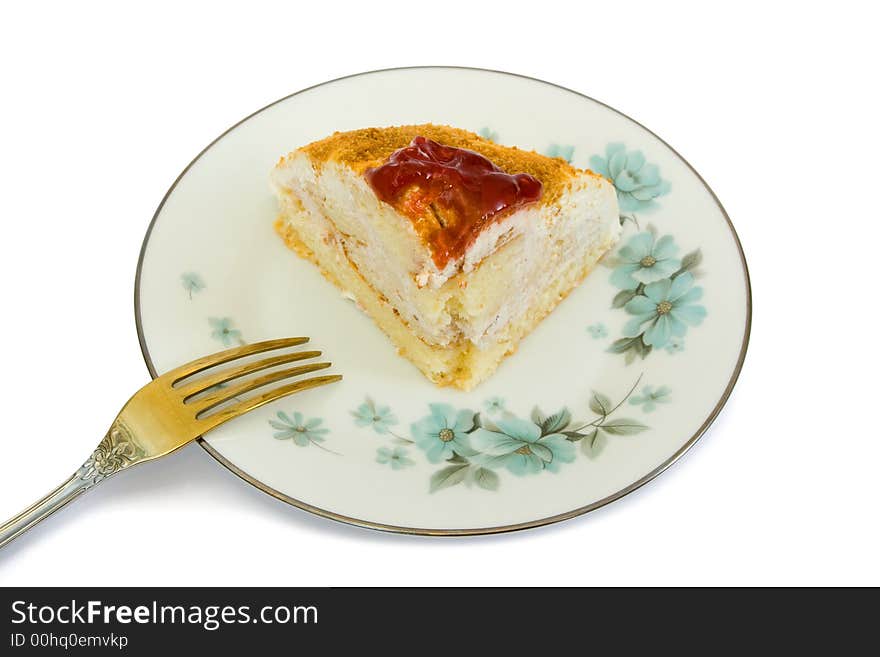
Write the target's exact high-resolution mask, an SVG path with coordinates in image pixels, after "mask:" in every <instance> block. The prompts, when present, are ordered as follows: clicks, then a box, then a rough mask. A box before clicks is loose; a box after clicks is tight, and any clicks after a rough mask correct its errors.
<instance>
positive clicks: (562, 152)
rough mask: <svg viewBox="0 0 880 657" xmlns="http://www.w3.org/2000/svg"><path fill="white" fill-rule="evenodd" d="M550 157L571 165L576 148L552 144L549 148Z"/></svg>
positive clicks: (548, 154)
mask: <svg viewBox="0 0 880 657" xmlns="http://www.w3.org/2000/svg"><path fill="white" fill-rule="evenodd" d="M547 156H548V157H560V158H562V159H563V160H565V161H566V162H568V163H569V164H571V159H572V158H573V157H574V146H560V145H559V144H550V146H549V147H548V148H547Z"/></svg>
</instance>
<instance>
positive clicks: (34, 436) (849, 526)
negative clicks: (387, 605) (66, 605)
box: [0, 0, 880, 585]
mask: <svg viewBox="0 0 880 657" xmlns="http://www.w3.org/2000/svg"><path fill="white" fill-rule="evenodd" d="M710 5H714V3H699V4H698V3H693V4H690V3H676V2H663V3H658V2H636V1H635V0H631V1H630V2H626V3H609V2H602V3H595V4H593V3H591V4H586V3H562V2H550V1H547V0H543V1H541V2H531V3H520V2H506V3H497V2H492V3H489V2H480V3H477V2H469V3H460V4H459V3H455V2H451V1H450V0H444V2H442V3H414V2H403V3H394V2H384V3H382V2H370V3H362V2H360V3H351V5H350V6H346V5H342V4H339V3H334V2H321V3H295V2H292V1H290V0H288V1H286V2H280V3H262V2H255V1H249V2H247V3H235V4H232V3H229V4H228V5H227V4H225V3H219V2H212V3H204V4H202V3H181V2H175V3H161V2H153V3H150V4H149V5H144V7H143V8H142V9H140V10H133V9H129V8H125V7H123V6H122V3H106V4H98V3H89V2H83V3H72V4H71V3H65V4H62V3H57V4H52V3H40V2H35V3H28V4H27V5H25V3H17V4H16V5H14V7H13V8H11V9H10V8H7V9H5V10H4V16H3V20H2V23H0V67H2V73H3V75H2V82H3V84H2V87H0V93H2V94H3V100H2V102H0V119H2V120H0V190H2V193H0V216H2V222H3V226H2V239H0V286H2V288H0V289H2V299H3V303H2V306H0V307H2V309H3V311H2V313H3V314H2V321H0V344H2V345H3V347H5V352H4V353H3V354H2V357H0V363H2V366H0V387H2V391H0V404H2V405H0V409H2V420H3V424H2V427H3V428H2V430H0V473H2V476H0V517H4V518H5V517H6V516H10V515H13V514H14V513H16V512H17V511H19V510H20V509H21V508H23V507H25V506H27V505H28V504H30V503H31V502H32V501H33V500H34V499H36V498H38V497H40V496H41V495H43V494H44V493H46V492H48V491H49V490H50V489H51V488H53V487H54V486H55V485H56V484H57V483H59V482H60V481H62V480H63V479H65V478H66V477H67V476H68V475H69V474H70V473H71V472H72V471H73V470H74V469H75V468H76V467H77V466H78V465H79V464H80V463H81V462H82V461H83V459H84V458H85V457H86V456H87V455H88V454H89V453H90V452H91V450H92V449H93V448H94V446H95V444H97V442H98V441H99V440H100V438H101V437H102V436H103V434H104V431H105V430H106V428H107V425H108V424H109V422H110V421H111V419H112V418H113V416H114V415H115V413H116V412H117V410H118V408H119V407H120V406H121V404H122V403H123V402H124V401H125V400H126V399H127V397H128V396H129V394H130V393H131V392H133V391H134V390H136V389H137V388H138V387H140V386H141V385H142V384H143V383H145V382H146V381H147V380H148V374H147V371H146V367H145V366H144V363H143V360H142V359H141V355H140V351H139V349H138V345H137V337H136V334H135V326H134V313H133V304H132V296H133V282H134V271H135V265H136V261H137V257H138V252H139V249H140V246H141V241H142V239H143V235H144V232H145V230H146V227H147V224H148V223H149V220H150V217H151V216H152V214H153V212H154V210H155V208H156V206H157V204H158V203H159V201H160V199H161V198H162V196H163V194H164V193H165V191H166V189H167V188H168V186H169V185H170V184H171V183H172V182H173V181H174V178H175V177H176V176H177V175H178V173H179V172H180V170H181V169H182V168H183V167H184V166H185V165H186V164H187V163H188V162H189V161H190V160H191V159H192V158H193V157H194V156H195V155H196V154H197V153H198V152H199V151H200V150H201V149H202V148H203V147H204V146H205V145H206V144H207V143H208V142H210V141H211V140H212V139H214V138H215V137H216V136H217V135H218V134H220V133H221V132H222V131H223V130H225V129H226V128H228V127H229V126H230V125H232V124H233V123H235V122H237V121H238V120H239V119H240V118H242V117H243V116H245V115H247V114H249V113H251V112H253V111H254V110H256V109H258V108H259V107H261V106H263V105H265V104H267V103H269V102H271V101H273V100H275V99H277V98H279V97H281V96H284V95H287V94H289V93H291V92H293V91H296V90H298V89H300V88H303V87H306V86H309V85H313V84H317V83H320V82H322V81H325V80H327V79H330V78H334V77H338V76H342V75H347V74H351V73H356V72H360V71H365V70H370V69H376V68H384V67H391V66H404V65H416V64H451V65H463V66H476V67H485V68H493V69H501V70H509V71H512V72H517V73H522V74H525V75H531V76H534V77H538V78H542V79H546V80H548V81H550V82H554V83H557V84H561V85H564V86H567V87H570V88H572V89H575V90H577V91H581V92H583V93H586V94H588V95H590V96H593V97H594V98H597V99H599V100H602V101H604V102H606V103H608V104H610V105H612V106H613V107H616V108H618V109H620V110H621V111H623V112H625V113H626V114H629V115H630V116H632V117H633V118H635V119H636V120H638V121H640V122H641V123H643V124H645V125H646V126H647V127H649V128H650V129H651V130H653V131H655V132H656V133H657V134H659V135H660V136H661V137H663V138H664V139H665V140H667V141H668V142H669V143H670V144H671V145H672V146H673V147H674V148H676V149H677V150H678V151H679V152H680V153H681V154H682V155H683V156H684V157H685V158H687V159H688V160H689V161H690V163H691V164H692V165H693V166H694V167H695V168H696V169H697V170H698V171H699V172H700V173H701V174H702V175H703V176H704V178H706V180H707V181H708V182H709V184H710V185H711V186H712V187H713V189H714V191H715V192H716V193H717V194H718V196H719V198H720V199H721V201H722V203H724V205H725V207H726V209H727V211H728V212H729V214H730V216H731V217H732V219H733V221H734V223H735V225H736V227H737V229H738V231H739V234H740V237H741V239H742V242H743V245H744V248H745V251H746V255H747V257H748V260H749V264H750V267H751V274H752V283H753V292H754V313H755V315H754V327H753V332H752V341H751V347H750V350H749V355H748V358H747V360H746V365H745V368H744V370H743V373H742V376H741V378H740V382H739V384H738V386H737V388H736V390H735V391H734V394H733V396H732V397H731V399H730V401H729V402H728V404H727V407H726V408H725V409H724V411H723V413H722V415H721V417H720V418H719V419H718V421H717V422H716V423H715V425H714V426H713V427H712V428H711V429H710V431H709V432H708V434H707V435H706V436H705V437H704V438H703V439H702V440H701V441H700V442H699V443H698V444H697V446H696V447H695V448H694V449H693V450H691V452H690V453H688V454H687V455H686V456H685V458H684V459H682V460H681V461H680V462H679V463H677V464H676V465H674V466H673V467H672V468H671V469H670V470H669V471H668V472H667V473H666V474H664V475H662V476H661V477H660V478H659V479H657V480H655V481H654V482H652V483H651V484H649V485H647V486H645V487H644V488H642V489H641V490H639V491H637V492H636V493H634V494H632V495H630V496H628V497H626V498H624V499H623V500H621V501H618V502H615V503H614V504H612V505H610V506H608V507H605V508H603V509H601V510H599V511H596V512H593V513H590V514H588V515H587V516H584V517H581V518H578V519H575V520H572V521H569V522H566V523H562V524H559V525H556V526H552V527H547V528H542V529H537V530H531V531H528V532H520V533H515V534H509V535H501V536H494V537H482V538H480V537H477V538H464V539H461V538H458V539H450V538H424V537H405V536H395V535H386V534H381V533H377V532H372V531H369V530H363V529H356V528H353V527H348V526H344V525H341V524H337V523H333V522H331V521H328V520H323V519H321V518H317V517H313V516H311V515H309V514H307V513H305V512H302V511H299V510H297V509H295V508H293V507H289V506H287V505H285V504H283V503H281V502H278V501H276V500H274V499H272V498H270V497H268V496H266V495H264V494H263V493H260V492H259V491H257V490H256V489H254V488H252V487H250V486H248V485H246V484H244V483H243V482H241V481H239V480H238V479H237V478H236V477H235V476H234V475H232V474H231V473H229V472H227V471H226V470H224V469H223V468H222V467H220V466H219V465H218V464H217V463H215V462H214V461H213V459H211V458H210V457H209V456H208V455H207V454H206V453H204V452H203V451H202V450H201V449H200V448H199V447H197V446H195V445H192V446H189V447H187V448H185V449H184V450H182V451H181V452H179V453H177V454H176V455H174V456H173V457H171V458H168V459H167V460H165V461H162V462H158V463H155V464H151V465H147V466H143V467H139V468H135V469H133V470H131V471H129V472H127V473H125V474H124V475H122V476H119V477H116V478H114V479H112V480H109V481H108V482H106V483H105V484H104V485H102V486H101V487H100V488H98V489H97V490H96V491H94V492H93V493H91V494H89V495H88V496H86V497H85V498H83V499H81V500H79V501H77V502H76V503H75V504H74V505H72V506H71V507H69V508H67V509H65V510H64V511H62V512H61V513H59V514H58V515H56V516H54V517H52V518H50V519H49V520H47V521H46V522H44V523H43V524H42V525H40V526H39V527H37V528H36V529H34V530H32V531H31V532H29V533H28V534H26V535H25V536H23V537H22V538H20V539H18V540H17V541H15V542H14V543H13V544H11V545H10V546H8V547H6V548H4V549H3V550H2V551H0V585H56V584H57V585H61V584H70V585H75V584H88V585H138V584H140V585H175V584H176V585H198V584H202V585H221V584H235V585H246V584H252V585H395V584H396V585H444V584H470V585H569V584H571V585H574V584H578V585H600V584H604V585H613V584H618V585H646V584H688V585H704V584H731V585H739V584H874V585H877V584H880V565H878V564H880V560H878V559H877V554H878V550H880V541H878V522H877V516H878V513H877V507H878V502H880V499H878V498H880V496H878V486H877V479H878V476H877V474H876V473H877V470H878V465H880V464H878V460H880V418H878V416H877V415H873V413H877V412H878V409H877V400H878V399H880V397H878V394H877V392H876V391H875V389H874V387H875V386H876V383H875V382H876V371H877V366H878V365H880V358H878V353H880V337H878V322H877V318H878V316H880V290H878V288H877V284H876V279H877V273H878V263H880V230H878V223H880V211H878V208H880V139H878V122H880V103H878V101H877V98H876V96H875V94H876V93H877V64H878V61H880V52H878V47H877V38H876V34H875V28H876V25H877V19H876V17H872V16H870V15H869V13H868V12H869V10H868V9H866V7H868V3H847V2H837V3H833V5H829V4H828V3H806V2H801V3H791V4H790V5H789V4H787V3H777V4H775V5H771V3H768V2H766V1H765V2H761V3H756V4H755V5H754V6H751V5H750V3H747V2H740V3H736V4H735V5H729V7H730V8H729V9H720V8H718V7H715V6H710ZM575 6H579V7H581V8H580V9H578V10H575V9H573V7H575ZM811 7H821V9H814V8H811ZM548 556H550V557H551V559H549V560H548V559H547V557H548ZM542 564H543V565H542ZM547 564H551V565H550V566H549V567H548V566H547Z"/></svg>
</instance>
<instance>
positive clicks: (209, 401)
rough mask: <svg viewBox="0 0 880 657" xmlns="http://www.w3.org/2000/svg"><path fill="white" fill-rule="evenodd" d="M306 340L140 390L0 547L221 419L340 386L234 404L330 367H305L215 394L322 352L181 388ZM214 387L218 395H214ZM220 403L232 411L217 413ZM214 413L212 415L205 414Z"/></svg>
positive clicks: (209, 364)
mask: <svg viewBox="0 0 880 657" xmlns="http://www.w3.org/2000/svg"><path fill="white" fill-rule="evenodd" d="M308 341H309V339H308V338H286V339H282V340H267V341H265V342H257V343H254V344H249V345H245V346H243V347H237V348H235V349H228V350H226V351H221V352H220V353H217V354H213V355H211V356H205V357H204V358H199V359H197V360H194V361H192V362H190V363H187V364H186V365H181V366H180V367H178V368H176V369H174V370H171V371H170V372H167V373H165V374H163V375H162V376H160V377H158V378H156V379H154V380H153V381H151V382H150V383H148V384H147V385H145V386H144V387H143V388H141V389H140V390H138V391H137V392H136V393H135V394H134V396H133V397H132V398H131V399H129V400H128V402H126V404H125V406H123V407H122V410H121V411H120V412H119V415H117V416H116V419H115V420H113V424H112V425H110V430H109V431H108V432H107V435H106V436H104V439H103V440H102V441H101V443H100V444H99V445H98V447H97V448H96V449H95V451H94V452H92V455H91V456H90V457H89V458H88V459H87V460H86V462H85V463H83V464H82V466H80V468H79V470H77V471H76V472H75V473H74V474H73V476H72V477H70V479H68V480H67V481H65V482H64V483H63V484H61V485H60V486H59V487H58V488H56V489H55V490H53V491H52V492H51V493H49V494H48V495H47V496H46V497H44V498H43V499H41V500H40V501H38V502H36V503H35V504H33V505H32V506H30V507H28V508H27V509H25V510H24V511H22V512H21V513H19V514H18V515H17V516H15V517H14V518H12V519H11V520H9V521H8V522H6V523H5V524H3V525H0V547H3V546H4V545H6V544H7V543H9V542H10V541H11V540H13V539H14V538H15V537H17V536H20V535H21V534H22V533H24V532H25V531H27V530H28V529H30V528H31V527H33V526H34V525H36V524H37V523H38V522H40V521H41V520H43V519H44V518H46V517H48V516H49V515H51V514H52V513H54V512H55V511H57V510H58V509H60V508H61V507H63V506H64V505H65V504H67V503H68V502H71V501H73V500H74V499H76V498H77V497H79V496H80V495H81V494H82V493H85V492H86V491H87V490H90V489H91V488H92V487H93V486H95V484H98V483H100V482H102V481H103V480H104V479H106V478H107V477H111V476H113V475H115V474H116V473H117V472H120V471H122V470H125V469H126V468H128V467H131V466H132V465H136V464H138V463H144V462H145V461H152V460H153V459H156V458H159V457H160V456H165V455H166V454H170V453H171V452H173V451H174V450H176V449H178V448H180V447H183V446H184V445H186V444H187V443H188V442H190V441H191V440H194V439H195V438H197V437H199V436H201V435H202V434H204V433H207V432H208V431H210V430H211V429H214V428H215V427H217V426H219V425H221V424H223V423H224V422H226V421H227V420H231V419H232V418H235V417H238V416H239V415H242V414H244V413H247V412H249V411H252V410H254V409H255V408H258V407H260V406H262V405H263V404H268V403H269V402H271V401H275V400H276V399H280V398H281V397H285V396H287V395H290V394H293V393H295V392H300V391H301V390H306V389H308V388H315V387H317V386H322V385H325V384H328V383H333V382H335V381H339V380H340V379H342V376H340V375H338V374H334V375H330V376H317V377H312V378H308V379H302V380H300V381H297V382H295V383H288V384H286V385H281V386H278V387H275V388H273V389H271V390H268V391H267V392H264V393H262V394H260V395H257V396H255V397H251V398H247V399H244V400H240V399H238V397H240V396H241V395H244V394H247V393H249V392H251V391H253V390H256V389H257V388H261V387H263V386H266V385H269V384H271V383H277V382H280V381H284V380H285V379H289V378H291V377H295V376H299V375H301V374H307V373H309V372H314V371H316V370H322V369H325V368H327V367H330V363H311V364H307V365H297V366H295V367H289V368H286V369H281V370H274V371H272V372H267V373H266V374H263V375H261V376H258V377H254V378H252V379H248V380H246V381H242V382H239V383H237V384H234V385H229V386H226V387H220V388H218V386H222V385H223V384H226V383H228V382H230V381H233V380H235V379H238V378H240V377H243V376H247V375H250V374H254V373H256V372H260V371H262V370H267V369H270V368H273V367H277V366H280V365H285V364H288V363H293V362H296V361H300V360H308V359H310V358H315V357H317V356H320V355H321V352H320V351H293V352H289V353H283V354H279V355H276V356H269V357H267V358H263V359H261V360H257V361H253V362H248V363H243V364H241V365H237V366H233V367H227V368H224V369H221V370H219V371H217V372H212V373H210V374H208V375H206V376H204V377H202V378H200V379H197V380H195V381H192V382H189V383H182V384H181V382H182V381H184V379H188V378H189V377H191V376H194V375H196V374H200V373H201V372H204V371H206V370H208V369H211V368H213V367H216V366H218V365H224V364H226V363H231V362H232V361H235V360H238V359H241V358H244V357H247V356H253V355H255V354H261V353H265V352H268V351H275V350H278V349H284V348H287V347H294V346H297V345H301V344H304V343H306V342H308ZM179 384H180V385H179ZM212 388H214V389H216V390H214V391H212V390H211V389H212ZM230 402H237V403H234V404H230ZM224 404H230V405H227V406H225V407H223V406H224ZM218 407H222V408H218ZM214 409H216V411H215V412H214V413H211V411H212V410H214Z"/></svg>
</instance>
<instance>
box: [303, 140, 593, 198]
mask: <svg viewBox="0 0 880 657" xmlns="http://www.w3.org/2000/svg"><path fill="white" fill-rule="evenodd" d="M417 136H422V137H427V138H428V139H432V140H434V141H436V142H439V143H441V144H445V145H446V146H454V147H455V148H466V149H468V150H472V151H476V152H477V153H479V154H480V155H482V156H484V157H486V158H488V159H489V160H491V161H492V162H493V163H494V164H496V165H497V166H498V167H499V168H500V169H502V170H503V171H505V172H506V173H510V174H515V173H527V174H529V175H531V176H534V177H535V178H537V179H538V180H540V181H541V184H542V185H543V186H544V193H543V195H542V196H541V200H540V201H539V203H541V204H544V205H546V204H549V203H553V202H554V201H556V200H557V199H558V198H559V197H560V196H561V195H562V192H563V191H564V190H565V188H566V186H567V184H568V182H569V181H570V180H571V178H572V177H574V176H576V175H577V174H579V173H583V172H582V171H581V170H579V169H576V168H575V167H573V166H571V165H570V164H569V163H568V162H566V161H565V160H563V159H561V158H558V157H556V158H554V157H547V156H546V155H541V154H540V153H536V152H535V151H525V150H522V149H520V148H517V147H516V146H502V145H501V144H496V143H494V142H491V141H489V140H488V139H483V138H482V137H480V136H479V135H478V134H476V133H473V132H469V131H468V130H462V129H461V128H453V127H450V126H448V125H434V124H433V123H424V124H422V125H400V126H392V127H389V128H363V129H361V130H351V131H349V132H334V133H333V134H332V135H330V136H329V137H327V138H325V139H321V140H320V141H316V142H312V143H311V144H309V145H308V146H303V147H302V148H301V149H299V150H301V151H303V152H305V153H306V154H307V155H308V156H309V157H310V158H311V159H312V160H313V161H317V162H328V161H334V162H340V163H342V164H346V165H348V166H349V167H351V168H352V169H354V170H355V171H357V172H358V173H363V172H364V171H366V170H367V169H368V168H370V167H375V166H378V165H379V164H381V163H382V162H384V161H385V159H386V158H388V156H389V155H391V154H392V153H393V152H394V151H396V150H397V149H399V148H403V147H405V146H406V145H408V144H409V143H410V142H411V141H412V140H413V138H415V137H417Z"/></svg>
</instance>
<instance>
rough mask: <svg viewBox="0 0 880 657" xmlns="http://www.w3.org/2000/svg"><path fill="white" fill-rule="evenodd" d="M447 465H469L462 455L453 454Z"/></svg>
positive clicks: (447, 460)
mask: <svg viewBox="0 0 880 657" xmlns="http://www.w3.org/2000/svg"><path fill="white" fill-rule="evenodd" d="M446 462H447V463H467V459H466V458H464V457H463V456H461V455H460V454H453V455H452V456H451V457H449V458H448V459H446Z"/></svg>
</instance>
